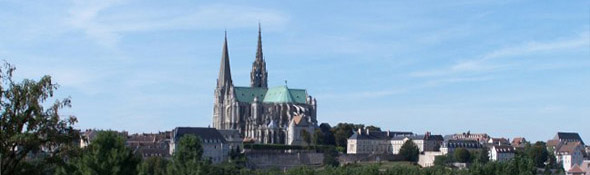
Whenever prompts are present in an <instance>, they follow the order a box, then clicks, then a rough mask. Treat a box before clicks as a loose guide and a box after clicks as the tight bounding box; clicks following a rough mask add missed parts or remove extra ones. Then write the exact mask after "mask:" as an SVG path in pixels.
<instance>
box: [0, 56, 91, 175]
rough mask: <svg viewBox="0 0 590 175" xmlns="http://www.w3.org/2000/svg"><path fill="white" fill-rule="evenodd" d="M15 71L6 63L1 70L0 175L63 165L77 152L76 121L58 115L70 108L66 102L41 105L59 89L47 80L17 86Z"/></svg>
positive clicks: (68, 100)
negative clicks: (14, 76) (72, 153)
mask: <svg viewBox="0 0 590 175" xmlns="http://www.w3.org/2000/svg"><path fill="white" fill-rule="evenodd" d="M15 70H16V68H15V67H13V66H12V65H10V64H9V63H4V65H3V66H0V111H1V113H2V116H1V117H0V169H1V170H0V174H35V173H40V172H43V171H46V170H47V169H48V168H52V167H54V166H55V165H60V164H63V163H64V160H65V157H66V156H67V155H68V154H69V153H70V152H72V151H73V150H75V149H76V148H75V145H74V143H75V142H76V141H77V140H78V139H79V138H80V134H79V131H77V130H75V129H74V128H73V125H74V124H75V123H76V122H77V119H76V117H74V116H67V117H62V116H61V115H60V114H59V113H60V110H61V109H63V108H65V107H70V106H71V101H70V99H69V98H66V99H62V100H56V101H55V102H54V103H53V104H51V105H49V106H46V105H44V104H48V103H47V100H50V99H51V98H52V97H53V92H54V90H57V88H58V85H57V84H55V83H53V82H52V81H51V77H50V76H47V75H46V76H43V77H42V78H41V79H40V80H38V81H35V80H30V79H25V80H22V81H21V82H17V81H15V80H13V77H12V75H13V73H14V71H15ZM31 156H32V157H33V159H31ZM25 159H27V160H25ZM31 160H34V161H35V162H34V163H33V162H31Z"/></svg>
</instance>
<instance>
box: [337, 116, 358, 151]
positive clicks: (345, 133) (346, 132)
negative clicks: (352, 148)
mask: <svg viewBox="0 0 590 175" xmlns="http://www.w3.org/2000/svg"><path fill="white" fill-rule="evenodd" d="M359 128H361V129H362V128H364V125H355V124H352V123H338V125H336V126H335V127H332V129H331V131H332V133H333V134H334V143H335V144H336V146H337V147H343V148H344V149H343V150H346V146H347V145H348V144H347V140H348V138H350V136H352V134H353V130H355V131H356V130H357V129H359Z"/></svg>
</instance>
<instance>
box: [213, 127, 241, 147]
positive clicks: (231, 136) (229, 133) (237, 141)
mask: <svg viewBox="0 0 590 175" xmlns="http://www.w3.org/2000/svg"><path fill="white" fill-rule="evenodd" d="M217 131H218V132H219V133H220V134H221V136H223V138H224V139H225V141H226V143H227V144H228V148H229V150H230V151H231V150H234V151H238V150H242V148H243V144H242V143H243V142H244V138H242V136H240V132H239V131H238V130H232V129H227V130H224V129H221V130H217Z"/></svg>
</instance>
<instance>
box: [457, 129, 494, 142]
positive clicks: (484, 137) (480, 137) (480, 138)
mask: <svg viewBox="0 0 590 175" xmlns="http://www.w3.org/2000/svg"><path fill="white" fill-rule="evenodd" d="M451 139H452V140H475V141H477V142H480V143H485V142H487V141H488V140H489V139H490V136H489V135H488V134H486V133H475V134H474V133H471V132H470V131H467V132H466V133H459V134H454V135H451V136H450V139H449V140H451Z"/></svg>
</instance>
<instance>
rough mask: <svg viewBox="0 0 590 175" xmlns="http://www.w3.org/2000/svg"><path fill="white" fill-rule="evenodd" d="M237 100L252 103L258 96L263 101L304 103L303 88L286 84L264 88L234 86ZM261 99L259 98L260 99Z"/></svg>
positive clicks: (304, 93)
mask: <svg viewBox="0 0 590 175" xmlns="http://www.w3.org/2000/svg"><path fill="white" fill-rule="evenodd" d="M234 92H235V94H236V98H237V100H238V101H239V102H247V103H252V102H253V101H254V97H258V99H259V101H262V102H263V103H305V102H306V100H305V99H306V98H307V92H306V91H305V89H289V88H287V86H279V87H273V88H270V89H265V88H252V87H234ZM260 99H261V100H260Z"/></svg>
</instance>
